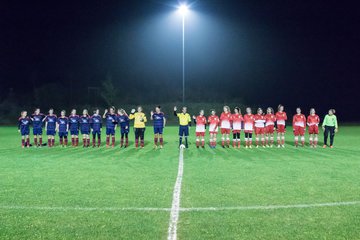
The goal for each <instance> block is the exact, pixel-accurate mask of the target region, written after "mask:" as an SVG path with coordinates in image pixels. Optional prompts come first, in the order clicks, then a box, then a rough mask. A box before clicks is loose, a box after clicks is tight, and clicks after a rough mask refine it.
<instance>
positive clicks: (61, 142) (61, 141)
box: [60, 137, 64, 145]
mask: <svg viewBox="0 0 360 240" xmlns="http://www.w3.org/2000/svg"><path fill="white" fill-rule="evenodd" d="M63 141H64V140H63V138H62V137H60V145H63Z"/></svg>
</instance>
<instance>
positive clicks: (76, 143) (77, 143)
mask: <svg viewBox="0 0 360 240" xmlns="http://www.w3.org/2000/svg"><path fill="white" fill-rule="evenodd" d="M75 145H76V146H79V138H78V137H77V138H75Z"/></svg>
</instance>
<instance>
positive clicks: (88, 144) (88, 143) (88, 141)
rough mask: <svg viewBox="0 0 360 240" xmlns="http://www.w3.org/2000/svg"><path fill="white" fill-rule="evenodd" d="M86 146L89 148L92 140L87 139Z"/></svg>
mask: <svg viewBox="0 0 360 240" xmlns="http://www.w3.org/2000/svg"><path fill="white" fill-rule="evenodd" d="M86 146H87V147H89V146H90V138H88V139H86Z"/></svg>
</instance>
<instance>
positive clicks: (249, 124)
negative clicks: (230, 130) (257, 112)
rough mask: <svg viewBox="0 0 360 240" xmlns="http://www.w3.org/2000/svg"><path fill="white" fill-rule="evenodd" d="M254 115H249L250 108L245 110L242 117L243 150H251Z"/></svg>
mask: <svg viewBox="0 0 360 240" xmlns="http://www.w3.org/2000/svg"><path fill="white" fill-rule="evenodd" d="M254 122H255V118H254V115H253V114H252V113H251V108H249V107H247V108H246V114H245V115H244V132H245V148H252V134H253V130H254Z"/></svg>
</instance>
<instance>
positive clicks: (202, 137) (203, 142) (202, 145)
mask: <svg viewBox="0 0 360 240" xmlns="http://www.w3.org/2000/svg"><path fill="white" fill-rule="evenodd" d="M201 147H202V148H205V132H202V133H201Z"/></svg>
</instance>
